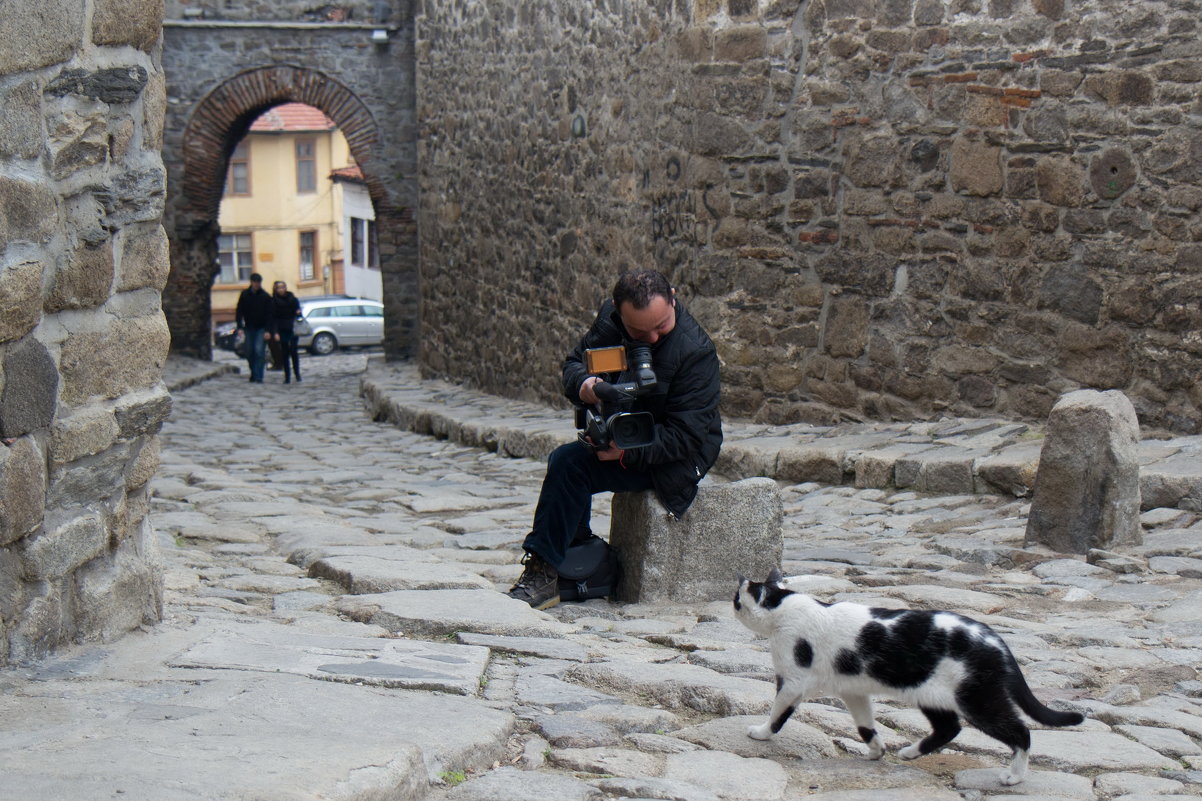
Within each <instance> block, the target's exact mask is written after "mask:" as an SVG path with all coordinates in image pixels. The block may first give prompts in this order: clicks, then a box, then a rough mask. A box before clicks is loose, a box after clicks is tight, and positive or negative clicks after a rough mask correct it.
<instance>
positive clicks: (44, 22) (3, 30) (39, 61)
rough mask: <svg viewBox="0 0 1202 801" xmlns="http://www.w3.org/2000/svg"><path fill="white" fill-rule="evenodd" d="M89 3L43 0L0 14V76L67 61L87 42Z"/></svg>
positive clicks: (6, 10)
mask: <svg viewBox="0 0 1202 801" xmlns="http://www.w3.org/2000/svg"><path fill="white" fill-rule="evenodd" d="M84 8H85V5H84V4H83V3H80V2H79V0H39V2H37V3H28V4H24V5H22V6H20V7H19V8H18V7H17V6H15V5H12V6H8V5H6V7H5V9H4V13H2V14H0V75H11V74H12V73H14V72H21V71H23V70H32V69H38V68H39V67H48V66H50V65H51V64H58V63H60V62H63V61H66V60H67V59H69V58H70V57H71V54H72V53H74V52H75V50H76V48H78V47H79V45H80V44H81V43H82V42H83V27H84Z"/></svg>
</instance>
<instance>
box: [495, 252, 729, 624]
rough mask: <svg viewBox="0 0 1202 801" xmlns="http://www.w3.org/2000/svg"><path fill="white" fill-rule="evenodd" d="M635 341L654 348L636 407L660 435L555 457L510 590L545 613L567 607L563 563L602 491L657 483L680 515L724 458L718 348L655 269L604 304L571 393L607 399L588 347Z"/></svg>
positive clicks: (574, 358) (635, 276)
mask: <svg viewBox="0 0 1202 801" xmlns="http://www.w3.org/2000/svg"><path fill="white" fill-rule="evenodd" d="M632 343H633V344H639V343H643V344H646V345H650V346H651V358H652V368H653V370H654V372H655V376H656V384H655V388H654V389H653V390H651V391H650V392H648V393H646V394H643V395H640V396H639V397H638V398H637V399H636V400H635V401H634V405H633V409H632V410H633V411H646V412H650V413H651V414H652V416H653V417H654V420H655V426H654V438H653V440H652V442H651V444H649V445H646V446H643V447H640V448H631V449H629V450H622V449H621V448H618V447H617V446H615V445H614V444H613V443H610V444H609V446H608V447H606V448H604V449H597V448H593V447H590V446H589V445H586V444H584V443H581V442H573V443H570V444H567V445H563V446H560V447H559V448H557V449H556V450H555V451H554V452H553V453H552V454H551V457H550V459H548V461H547V475H546V477H545V478H544V479H543V486H542V490H541V492H540V493H539V499H538V506H537V507H536V509H535V512H534V527H533V530H532V531H531V532H530V534H529V535H527V537H526V540H525V542H524V543H523V548H524V549H525V551H526V556H525V557H523V562H524V564H525V569H524V571H523V572H522V576H521V578H519V579H518V581H517V584H515V585H514V586H513V588H512V589H511V590H510V591H509V596H510V597H511V598H517V599H519V600H522V601H525V602H526V603H528V604H530V605H531V606H532V607H534V608H535V609H547V608H550V607H552V606H555V605H556V604H557V603H559V574H558V572H557V570H556V568H557V567H558V566H559V565H560V564H561V563H562V562H563V558H564V554H565V553H566V551H567V548H568V546H569V545H570V544H571V542H572V540H573V538H574V537H575V536H576V535H577V532H587V531H588V524H589V517H590V514H591V511H592V496H593V495H595V494H596V493H598V492H637V491H640V490H648V489H654V490H655V493H656V495H657V496H658V497H659V500H660V502H661V503H663V505H664V507H665V508H666V509H667V510H668V511H669V512H670V513H671V514H672V515H674V516H676V517H680V516H681V515H683V514H684V513H685V511H686V510H687V509H688V508H689V505H690V504H692V502H693V499H694V498H695V497H696V496H697V483H698V482H699V481H701V479H702V477H704V476H705V474H706V473H707V472H709V469H710V468H711V467H712V466H713V464H714V462H715V461H716V460H717V459H718V450H719V448H720V447H721V445H722V418H721V415H720V414H719V411H718V396H719V381H718V355H717V352H716V351H715V350H714V344H713V343H712V342H711V341H710V338H709V336H708V335H707V334H706V333H705V331H704V330H702V328H701V326H700V325H699V324H698V323H697V321H696V320H694V319H693V317H692V315H690V314H689V313H688V312H687V311H686V310H685V308H684V306H683V305H682V304H681V303H680V301H678V300H677V299H676V290H675V289H673V288H672V286H671V284H670V283H669V282H668V279H667V278H665V277H664V276H663V275H662V274H660V273H658V272H656V271H654V270H633V271H631V272H627V273H624V274H623V275H622V277H621V278H619V279H618V283H617V284H616V285H615V286H614V291H613V298H612V300H606V301H605V302H604V303H603V304H602V305H601V309H600V311H599V312H598V314H597V319H596V320H594V321H593V325H592V327H591V328H590V329H589V330H588V332H587V333H586V334H585V335H584V338H583V339H581V340H580V343H579V344H578V345H577V346H576V348H575V349H574V350H573V351H572V352H571V353H570V354H568V357H567V359H565V360H564V363H563V389H564V394H565V395H566V396H567V397H568V399H569V400H571V401H572V402H573V403H576V404H583V405H595V404H597V403H598V402H599V399H598V397H597V395H596V393H595V392H594V386H595V385H596V383H597V382H598V381H600V380H601V377H600V376H596V375H590V374H589V372H588V368H587V367H586V366H585V351H586V350H588V349H591V348H604V347H610V346H614V345H629V344H632Z"/></svg>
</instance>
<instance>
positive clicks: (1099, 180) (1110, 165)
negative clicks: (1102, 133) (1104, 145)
mask: <svg viewBox="0 0 1202 801" xmlns="http://www.w3.org/2000/svg"><path fill="white" fill-rule="evenodd" d="M1138 176H1139V173H1138V171H1137V170H1136V167H1135V160H1134V159H1132V158H1131V155H1130V154H1129V153H1127V151H1125V150H1120V149H1118V148H1110V149H1108V150H1105V151H1103V152H1102V153H1100V154H1098V155H1097V156H1095V157H1094V159H1093V161H1092V162H1090V165H1089V183H1090V186H1092V187H1093V191H1094V194H1096V195H1097V196H1098V197H1100V198H1103V199H1105V200H1113V199H1114V198H1116V197H1118V196H1119V195H1121V194H1123V193H1124V192H1126V191H1127V190H1128V189H1130V188H1131V187H1132V186H1133V185H1134V184H1135V179H1136V178H1137V177H1138Z"/></svg>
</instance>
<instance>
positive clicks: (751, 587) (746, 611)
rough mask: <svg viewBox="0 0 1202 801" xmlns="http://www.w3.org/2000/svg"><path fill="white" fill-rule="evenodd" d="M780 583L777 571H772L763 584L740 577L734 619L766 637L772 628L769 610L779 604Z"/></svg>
mask: <svg viewBox="0 0 1202 801" xmlns="http://www.w3.org/2000/svg"><path fill="white" fill-rule="evenodd" d="M781 581H782V578H781V574H780V571H779V570H773V571H772V572H771V573H770V574H769V575H768V580H767V581H763V582H760V581H751V580H749V579H746V578H743V577H742V576H740V577H739V587H738V589H737V590H735V599H734V608H735V619H736V620H738V621H739V622H740V623H742V624H743V625H744V626H746V627H747V628H749V629H751V630H752V631H754V632H755V633H757V634H765V635H766V634H767V633H768V632H769V630H771V628H772V615H771V610H772V609H774V608H775V607H776V606H777V604H779V596H780V593H781V592H782V588H781ZM765 602H767V603H768V605H767V606H766V605H765Z"/></svg>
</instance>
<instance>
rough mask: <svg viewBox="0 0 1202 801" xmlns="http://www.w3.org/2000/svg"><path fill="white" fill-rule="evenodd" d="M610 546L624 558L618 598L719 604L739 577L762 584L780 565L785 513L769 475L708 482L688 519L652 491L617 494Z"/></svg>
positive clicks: (703, 483)
mask: <svg viewBox="0 0 1202 801" xmlns="http://www.w3.org/2000/svg"><path fill="white" fill-rule="evenodd" d="M611 509H612V513H611V518H610V529H609V543H610V545H612V546H613V547H615V548H617V549H618V551H619V553H620V555H621V559H622V582H621V584H620V585H619V587H618V593H617V596H618V600H620V601H623V602H626V603H645V602H665V601H666V602H683V603H691V602H694V601H712V600H722V599H728V598H733V597H734V592H735V581H736V576H737V575H738V574H739V573H742V574H743V575H745V576H747V577H749V578H753V579H759V580H762V579H763V578H764V577H765V576H767V575H768V571H770V570H771V569H772V568H774V567H780V562H781V552H782V549H783V535H782V521H783V519H784V512H783V508H782V504H781V497H780V491H779V490H778V489H777V486H776V482H775V481H773V480H772V479H770V478H747V479H743V480H742V481H734V482H731V483H726V484H719V483H714V482H711V481H708V480H707V481H704V482H702V483H701V485H700V486H699V487H698V491H697V499H696V500H695V501H694V502H693V505H692V506H691V507H690V508H689V510H688V512H686V513H685V515H684V516H683V517H682V518H681V519H679V520H677V519H675V518H673V517H672V516H671V515H670V514H669V513H668V511H667V510H666V509H664V507H663V506H662V505H661V504H660V502H659V500H658V499H657V498H656V497H655V493H654V492H650V491H648V492H619V493H615V494H614V497H613V502H612V506H611Z"/></svg>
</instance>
